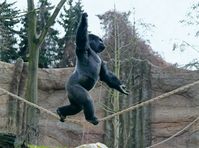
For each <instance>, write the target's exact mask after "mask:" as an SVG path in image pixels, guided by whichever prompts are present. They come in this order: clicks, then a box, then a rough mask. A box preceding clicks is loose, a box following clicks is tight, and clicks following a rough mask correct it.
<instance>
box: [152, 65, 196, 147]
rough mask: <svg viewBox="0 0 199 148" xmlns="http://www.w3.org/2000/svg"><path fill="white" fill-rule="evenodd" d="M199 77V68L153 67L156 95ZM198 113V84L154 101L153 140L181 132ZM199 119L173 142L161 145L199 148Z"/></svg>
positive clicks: (153, 84) (153, 83) (154, 93)
mask: <svg viewBox="0 0 199 148" xmlns="http://www.w3.org/2000/svg"><path fill="white" fill-rule="evenodd" d="M196 80H199V71H186V70H181V69H176V68H171V67H170V68H165V69H161V68H155V67H154V68H153V69H152V89H153V93H152V94H153V96H154V97H155V96H158V95H160V94H162V93H165V92H168V91H171V90H173V89H176V88H178V87H180V86H183V85H185V84H188V83H192V82H194V81H196ZM198 116H199V85H195V86H194V87H191V88H190V89H187V90H185V91H183V92H180V93H177V94H175V95H172V96H170V97H168V98H165V99H162V100H159V101H157V102H154V103H153V104H152V138H153V143H157V142H160V141H161V140H164V139H166V138H168V137H170V136H172V135H173V134H174V133H176V132H178V131H180V130H181V129H182V128H183V127H185V126H186V125H188V124H189V123H190V122H191V121H193V120H194V119H195V118H197V117H198ZM198 129H199V122H197V123H196V124H194V125H193V126H192V127H191V128H190V129H188V130H187V131H185V132H183V133H182V134H180V135H179V136H177V137H175V138H173V139H171V140H170V141H168V142H166V143H164V144H162V145H159V146H157V147H161V148H174V147H175V148H198V146H199V131H198Z"/></svg>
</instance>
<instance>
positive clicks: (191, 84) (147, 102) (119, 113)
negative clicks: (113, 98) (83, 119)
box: [99, 80, 199, 121]
mask: <svg viewBox="0 0 199 148" xmlns="http://www.w3.org/2000/svg"><path fill="white" fill-rule="evenodd" d="M197 84H199V80H198V81H196V82H193V83H190V84H187V85H184V86H181V87H179V88H177V89H174V90H172V91H170V92H167V93H164V94H162V95H160V96H157V97H155V98H152V99H150V100H147V101H144V102H142V103H139V104H137V105H134V106H131V107H129V108H127V109H124V110H121V111H119V112H116V113H114V114H111V115H109V116H106V117H104V118H101V119H99V121H105V120H108V119H111V118H113V117H115V116H119V115H121V114H123V113H125V112H129V111H133V110H135V109H137V108H140V107H142V106H144V105H147V104H149V103H152V102H154V101H156V100H160V99H163V98H166V97H168V96H171V95H173V94H175V93H177V92H180V91H183V90H185V89H187V88H190V87H192V86H194V85H197Z"/></svg>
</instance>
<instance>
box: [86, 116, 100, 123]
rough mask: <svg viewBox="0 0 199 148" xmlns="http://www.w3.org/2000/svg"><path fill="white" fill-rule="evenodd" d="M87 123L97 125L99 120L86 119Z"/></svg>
mask: <svg viewBox="0 0 199 148" xmlns="http://www.w3.org/2000/svg"><path fill="white" fill-rule="evenodd" d="M86 120H87V121H88V122H90V123H92V124H93V125H97V124H98V123H99V120H98V119H97V118H96V117H95V118H93V119H86Z"/></svg>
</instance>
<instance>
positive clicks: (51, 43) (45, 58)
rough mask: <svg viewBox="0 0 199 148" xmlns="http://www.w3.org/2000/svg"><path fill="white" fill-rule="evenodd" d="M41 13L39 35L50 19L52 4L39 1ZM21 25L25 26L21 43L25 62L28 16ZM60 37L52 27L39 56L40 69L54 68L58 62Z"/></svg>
mask: <svg viewBox="0 0 199 148" xmlns="http://www.w3.org/2000/svg"><path fill="white" fill-rule="evenodd" d="M38 6H39V10H40V11H39V13H38V14H37V18H38V19H37V32H38V34H39V33H40V32H41V30H42V29H43V28H44V26H45V25H46V22H47V20H48V19H49V17H50V12H49V11H50V10H49V8H51V4H50V3H49V2H48V0H39V2H38ZM21 23H22V24H23V26H22V27H21V30H20V32H21V34H20V37H21V42H20V44H19V47H20V48H19V52H18V54H19V56H20V57H22V58H23V60H24V61H27V60H28V39H27V16H24V17H23V18H22V19H21ZM58 35H59V32H58V31H57V30H56V29H54V28H53V27H50V29H49V32H48V34H47V35H46V38H45V40H44V41H43V43H42V45H41V47H40V54H39V67H40V68H48V67H53V66H54V65H55V64H56V61H57V52H58V49H59V46H58V40H59V38H58Z"/></svg>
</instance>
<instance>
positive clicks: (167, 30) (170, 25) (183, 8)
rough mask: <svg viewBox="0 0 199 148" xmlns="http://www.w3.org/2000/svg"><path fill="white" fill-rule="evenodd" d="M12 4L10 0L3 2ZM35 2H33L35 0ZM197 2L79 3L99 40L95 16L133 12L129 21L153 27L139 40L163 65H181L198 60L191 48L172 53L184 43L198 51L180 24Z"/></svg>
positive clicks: (191, 35)
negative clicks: (166, 63)
mask: <svg viewBox="0 0 199 148" xmlns="http://www.w3.org/2000/svg"><path fill="white" fill-rule="evenodd" d="M7 1H8V2H13V1H14V0H7ZM26 1H27V0H18V1H17V5H18V7H19V8H20V9H21V10H26ZM35 1H37V0H35ZM49 1H50V2H52V4H55V5H56V4H57V3H58V2H59V0H49ZM196 2H198V0H82V4H83V6H84V7H83V8H84V10H85V12H87V13H88V15H89V17H88V23H89V30H90V31H91V32H92V33H94V34H97V35H99V36H102V35H103V31H102V29H101V26H100V22H99V19H98V18H97V17H96V15H98V14H103V13H105V12H106V11H108V10H111V9H113V8H114V4H115V6H116V9H117V10H118V11H121V12H128V11H131V12H134V14H135V16H133V13H132V15H131V16H130V21H132V22H133V19H134V17H135V19H136V20H137V21H140V20H141V21H142V22H144V23H150V24H153V25H154V26H155V27H153V28H152V29H151V30H148V31H145V32H144V31H143V30H141V29H140V34H141V36H142V37H143V38H144V39H146V40H149V41H150V42H149V43H148V44H149V45H150V46H151V47H152V49H153V50H154V51H156V52H158V53H159V54H160V55H161V56H162V57H163V59H165V60H166V61H167V62H169V63H172V64H175V63H178V64H179V65H184V64H187V63H189V62H191V61H192V60H193V59H198V58H199V52H197V51H195V50H194V49H192V48H189V47H186V48H184V49H183V51H182V49H180V48H177V49H175V50H173V45H174V43H180V42H182V41H186V42H188V43H189V44H191V45H193V46H194V47H195V48H196V49H198V50H199V39H197V38H196V37H194V33H193V30H194V28H193V27H190V26H187V25H185V24H182V23H180V20H182V19H185V18H186V17H185V16H186V13H187V12H188V11H189V10H190V7H191V5H192V4H193V3H196Z"/></svg>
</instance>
